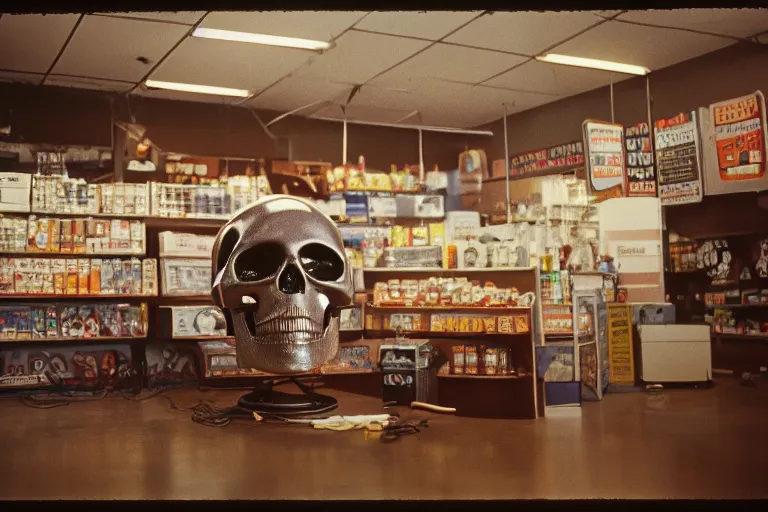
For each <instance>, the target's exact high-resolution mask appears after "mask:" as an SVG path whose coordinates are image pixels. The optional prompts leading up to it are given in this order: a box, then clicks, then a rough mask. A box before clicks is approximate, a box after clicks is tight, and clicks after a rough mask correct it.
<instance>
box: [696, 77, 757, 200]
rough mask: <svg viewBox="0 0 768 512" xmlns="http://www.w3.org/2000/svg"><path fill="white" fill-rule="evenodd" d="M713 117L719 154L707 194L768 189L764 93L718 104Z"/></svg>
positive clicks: (707, 183)
mask: <svg viewBox="0 0 768 512" xmlns="http://www.w3.org/2000/svg"><path fill="white" fill-rule="evenodd" d="M709 115H710V123H711V130H712V132H713V133H712V136H713V138H714V141H713V142H714V144H713V145H714V151H715V154H714V157H713V165H712V166H711V167H712V169H709V170H708V173H707V176H706V188H707V194H727V193H734V192H752V191H759V190H764V189H765V188H768V187H767V186H766V185H767V184H768V173H766V155H765V153H766V136H765V132H766V126H765V98H764V97H763V94H762V93H761V92H760V91H757V92H755V93H753V94H750V95H748V96H742V97H741V98H736V99H733V100H728V101H723V102H720V103H715V104H714V105H711V106H710V108H709Z"/></svg>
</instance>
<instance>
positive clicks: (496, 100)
mask: <svg viewBox="0 0 768 512" xmlns="http://www.w3.org/2000/svg"><path fill="white" fill-rule="evenodd" d="M383 82H384V83H386V82H387V81H383ZM378 83H379V80H378V79H377V80H375V81H374V85H364V86H363V87H362V88H361V90H360V92H359V93H358V94H357V95H356V96H355V98H354V99H353V100H352V102H353V104H355V105H361V106H373V105H375V106H378V107H382V108H399V109H403V110H409V111H410V110H418V111H419V112H420V113H421V116H422V119H421V122H422V124H440V125H445V126H456V127H463V128H468V127H472V126H477V125H479V124H482V123H484V122H487V121H488V120H493V119H498V118H500V117H502V115H503V109H504V107H503V104H504V103H507V104H508V111H509V113H510V114H511V113H514V112H517V111H521V110H526V109H529V108H534V107H537V106H539V105H543V104H545V103H548V102H550V101H554V100H556V99H558V98H557V97H556V96H552V95H544V94H537V93H526V92H517V91H507V90H502V89H494V88H490V87H482V86H472V85H468V84H458V83H453V82H444V81H440V80H433V79H421V78H414V79H412V80H410V82H409V83H408V84H404V83H400V84H397V85H400V86H406V87H407V89H399V88H389V87H387V86H377V84H378ZM390 83H393V82H390ZM438 121H440V122H438Z"/></svg>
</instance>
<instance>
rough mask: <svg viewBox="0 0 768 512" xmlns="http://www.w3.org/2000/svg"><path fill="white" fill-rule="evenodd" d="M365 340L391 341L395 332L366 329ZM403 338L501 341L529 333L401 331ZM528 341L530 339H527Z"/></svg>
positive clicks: (522, 336)
mask: <svg viewBox="0 0 768 512" xmlns="http://www.w3.org/2000/svg"><path fill="white" fill-rule="evenodd" d="M365 334H366V338H365V339H367V340H372V339H387V338H389V339H392V338H394V337H395V334H396V333H395V331H393V330H391V329H389V330H372V329H368V330H366V331H365ZM402 335H403V336H405V337H406V338H412V339H423V338H428V339H429V340H431V341H446V342H455V341H456V340H467V339H474V338H486V339H497V340H498V339H502V338H509V337H521V338H530V336H531V333H530V331H529V332H509V333H499V332H445V331H403V333H402ZM529 341H530V339H529Z"/></svg>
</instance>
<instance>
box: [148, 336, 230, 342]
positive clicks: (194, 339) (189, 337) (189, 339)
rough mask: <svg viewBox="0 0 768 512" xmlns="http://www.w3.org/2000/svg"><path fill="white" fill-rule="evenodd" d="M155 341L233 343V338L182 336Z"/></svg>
mask: <svg viewBox="0 0 768 512" xmlns="http://www.w3.org/2000/svg"><path fill="white" fill-rule="evenodd" d="M155 340H156V341H158V342H162V343H166V342H173V341H226V340H232V341H234V338H233V337H232V336H226V335H223V336H183V337H179V338H166V337H163V336H158V337H157V338H155Z"/></svg>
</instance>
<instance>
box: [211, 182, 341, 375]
mask: <svg viewBox="0 0 768 512" xmlns="http://www.w3.org/2000/svg"><path fill="white" fill-rule="evenodd" d="M211 294H212V295H213V300H214V302H215V303H216V305H217V306H219V307H220V308H224V309H228V310H229V311H230V313H231V316H232V323H233V325H234V331H235V341H236V346H237V364H238V366H239V367H241V368H254V369H256V370H261V371H265V372H269V373H274V374H291V373H301V372H306V371H308V370H311V369H313V368H316V367H318V366H320V365H321V364H323V363H326V362H328V361H330V360H331V359H332V358H333V357H334V356H335V355H336V351H337V350H338V347H339V308H343V307H346V306H349V305H351V303H352V294H353V289H352V276H351V272H350V270H349V267H348V264H347V260H346V254H345V252H344V244H343V242H342V239H341V234H340V233H339V231H338V229H337V228H336V225H335V224H334V223H333V221H332V220H331V219H330V218H329V217H328V216H327V215H325V214H324V213H322V212H321V211H320V210H318V209H317V208H316V207H315V206H314V205H313V204H311V203H309V202H307V201H305V200H302V199H299V198H297V197H292V196H285V195H272V196H268V197H266V198H264V199H261V200H259V201H257V202H255V203H253V204H252V205H251V206H249V207H248V208H245V209H243V210H241V211H239V212H238V213H236V214H235V216H234V217H233V218H232V219H231V220H230V221H229V222H227V224H225V225H224V227H222V228H221V230H219V234H218V235H217V237H216V241H215V243H214V246H213V288H212V290H211Z"/></svg>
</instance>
